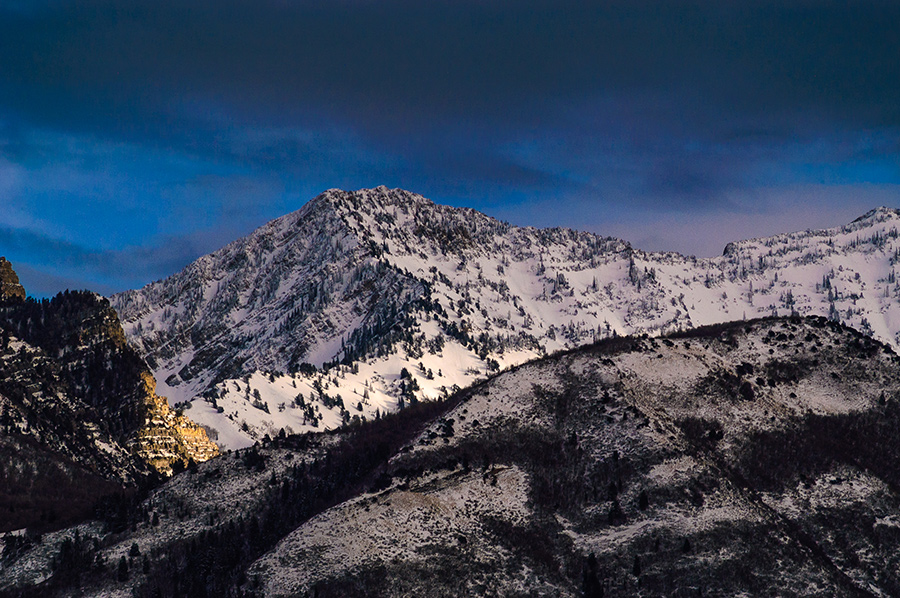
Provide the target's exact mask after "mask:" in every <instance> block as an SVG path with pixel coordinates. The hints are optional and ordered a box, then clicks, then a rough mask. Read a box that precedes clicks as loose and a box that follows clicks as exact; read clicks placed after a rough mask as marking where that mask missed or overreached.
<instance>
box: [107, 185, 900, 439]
mask: <svg viewBox="0 0 900 598" xmlns="http://www.w3.org/2000/svg"><path fill="white" fill-rule="evenodd" d="M898 224H900V215H898V213H897V211H895V210H892V209H886V208H879V209H876V210H873V211H871V212H869V213H867V214H866V215H864V216H863V217H861V218H859V219H858V220H856V221H854V222H852V223H850V224H848V225H846V226H842V227H839V228H834V229H828V230H821V231H807V232H799V233H791V234H784V235H778V236H775V237H771V238H767V239H754V240H749V241H741V242H737V243H732V244H729V245H728V247H726V249H725V252H724V254H723V255H722V256H720V257H716V258H711V259H698V258H694V257H686V256H682V255H679V254H676V253H648V252H643V251H640V250H636V249H633V248H632V247H631V246H630V245H629V244H628V243H627V242H625V241H621V240H618V239H613V238H608V237H600V236H597V235H593V234H589V233H584V232H577V231H572V230H566V229H535V228H530V227H528V228H520V227H514V226H511V225H508V224H506V223H502V222H499V221H497V220H494V219H492V218H489V217H488V216H485V215H483V214H481V213H478V212H476V211H473V210H470V209H458V208H452V207H447V206H440V205H436V204H434V203H432V202H430V201H429V200H427V199H425V198H423V197H421V196H419V195H416V194H413V193H409V192H407V191H403V190H389V189H386V188H384V187H379V188H376V189H370V190H361V191H356V192H345V191H339V190H330V191H327V192H325V193H323V194H322V195H320V196H319V197H317V198H315V199H314V200H312V201H311V202H310V203H309V204H307V205H306V206H304V207H303V208H302V209H300V210H299V211H297V212H294V213H292V214H288V215H287V216H284V217H282V218H279V219H277V220H274V221H272V222H270V223H269V224H267V225H265V226H263V227H261V228H260V229H258V230H256V231H254V232H253V233H252V234H250V235H248V236H247V237H245V238H242V239H239V240H237V241H235V242H233V243H231V244H230V245H228V246H226V247H224V248H223V249H221V250H219V251H217V252H215V253H212V254H210V255H207V256H204V257H202V258H200V259H198V260H197V261H196V262H194V263H193V264H191V265H189V266H188V267H187V268H185V269H184V270H183V271H181V272H179V273H177V274H175V275H173V276H171V277H169V278H167V279H165V280H162V281H159V282H155V283H152V284H150V285H148V286H146V287H144V288H143V289H140V290H136V291H127V292H125V293H121V294H119V295H116V296H114V297H112V299H111V300H112V303H113V305H114V306H115V307H116V309H117V310H118V311H119V313H120V316H121V318H122V321H123V323H124V325H125V329H126V334H127V335H128V338H129V339H130V340H131V342H133V343H134V344H135V345H136V346H137V347H139V350H140V351H141V352H142V354H144V355H145V356H146V357H147V359H148V361H149V362H150V364H151V367H152V368H153V371H154V374H155V375H156V378H157V379H158V380H159V381H160V388H159V391H160V394H162V395H165V396H168V397H169V399H170V401H171V402H172V403H182V404H183V405H184V406H188V405H189V406H190V409H191V410H190V412H189V415H190V417H191V418H192V419H194V420H195V421H198V422H200V423H203V424H206V425H208V426H210V427H211V428H214V429H215V430H217V431H218V435H219V436H218V442H219V443H220V444H221V445H223V446H226V447H232V448H233V447H240V446H246V445H249V444H251V443H252V442H253V441H254V440H255V439H258V438H260V437H262V436H263V435H264V434H269V435H273V434H274V433H277V432H278V431H279V430H280V429H281V428H284V429H286V430H287V431H288V432H291V431H294V432H298V431H310V430H315V429H323V428H333V427H335V426H339V425H341V424H342V423H351V422H352V421H353V420H354V418H360V419H372V418H373V417H377V414H378V413H383V412H386V411H394V410H396V409H397V408H398V407H400V406H402V405H403V404H407V403H409V402H410V401H415V400H421V399H429V398H439V397H442V396H446V395H447V394H448V393H450V392H452V389H453V388H455V387H465V386H468V385H469V384H471V383H472V382H474V381H475V380H478V379H480V378H483V377H485V376H486V375H488V374H490V373H491V372H493V371H496V370H498V369H501V368H504V367H507V366H510V365H514V364H518V363H522V362H524V361H526V360H529V359H532V358H534V357H537V356H541V355H545V354H548V353H552V352H554V351H557V350H559V349H564V348H571V347H575V346H579V345H583V344H587V343H590V342H593V341H595V340H598V339H602V338H605V337H609V336H613V335H623V334H634V333H648V334H650V335H655V334H658V333H663V332H670V331H675V330H680V329H688V328H692V327H695V326H699V325H704V324H710V323H715V322H723V321H732V320H741V319H748V318H754V317H759V316H768V315H789V314H792V313H797V314H800V315H810V314H818V315H823V316H827V317H829V318H831V319H834V320H837V321H840V322H843V323H845V324H847V325H850V326H853V327H856V328H857V329H859V330H861V331H863V332H864V333H866V334H868V335H871V336H873V337H874V338H877V339H879V340H882V341H884V342H886V343H888V344H890V345H891V346H893V347H895V348H896V347H898V342H900V341H898V338H900V337H898V334H900V285H898V283H897V281H896V274H895V262H896V261H897V259H898V256H900V240H898V238H897V237H898ZM339 364H340V365H339ZM313 366H315V368H314V367H313ZM323 366H325V367H324V368H323ZM201 396H202V397H204V398H205V399H206V400H205V401H203V400H194V399H197V398H199V397H201Z"/></svg>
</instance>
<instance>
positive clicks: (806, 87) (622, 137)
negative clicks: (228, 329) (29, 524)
mask: <svg viewBox="0 0 900 598" xmlns="http://www.w3.org/2000/svg"><path fill="white" fill-rule="evenodd" d="M898 29H900V5H898V4H896V3H885V2H880V1H874V0H872V1H868V2H862V3H856V4H853V5H852V6H848V5H846V3H841V2H836V1H834V0H825V1H823V2H817V3H809V2H806V1H805V0H790V1H789V2H778V3H775V2H769V1H768V0H766V1H764V2H759V3H752V4H751V5H747V4H746V3H741V2H731V1H726V2H721V3H715V4H709V5H707V4H705V3H702V2H700V3H698V2H696V1H694V0H676V1H675V2H668V3H663V4H660V3H655V2H635V1H634V0H630V1H625V0H610V1H608V2H602V3H595V4H588V5H585V4H584V3H579V2H569V1H563V2H548V1H547V0H527V1H526V2H516V3H512V2H508V1H507V0H494V1H491V2H487V3H484V2H474V1H471V0H461V1H458V2H443V1H439V2H434V3H427V4H425V5H422V4H419V3H412V2H409V1H408V0H389V1H386V2H377V3H375V2H370V1H368V0H348V1H347V2H338V3H329V4H327V5H324V6H322V5H320V3H316V2H311V1H310V0H299V1H298V2H293V3H283V2H278V1H276V0H263V1H261V2H255V3H250V2H247V1H246V0H224V1H221V0H220V1H217V2H210V1H208V0H199V1H198V2H195V3H192V4H191V5H190V6H184V5H183V4H181V3H178V2H174V1H172V0H157V1H155V2H149V1H147V0H124V1H121V0H117V1H115V2H114V1H112V0H88V1H87V2H76V1H74V0H41V1H39V2H22V1H21V0H0V254H3V255H5V256H6V257H7V258H8V259H9V260H10V261H11V262H13V263H14V264H15V265H16V271H17V272H18V273H19V276H20V277H21V278H22V280H23V284H24V285H25V287H26V289H29V291H30V292H31V293H33V294H35V296H52V295H54V294H56V292H58V291H61V290H63V289H65V288H89V289H91V290H95V291H97V292H100V293H102V294H104V295H108V294H110V293H112V292H116V291H121V290H125V289H129V288H139V287H141V286H143V285H144V284H147V283H149V282H151V281H153V280H158V279H160V278H164V277H166V276H168V275H171V274H173V273H175V272H177V271H179V270H180V269H181V268H183V267H184V266H186V265H187V264H189V263H190V262H192V261H193V260H195V259H197V258H198V257H200V256H201V255H204V254H207V253H210V252H212V251H214V250H216V249H218V248H219V247H222V246H224V245H225V244H227V243H228V242H230V241H233V240H235V239H237V238H240V237H242V236H244V235H246V234H248V233H250V232H251V231H252V230H254V229H255V228H257V227H259V226H262V225H263V224H265V223H266V222H268V221H270V220H272V219H274V218H277V217H279V216H282V215H284V214H286V213H289V212H291V211H294V210H296V209H299V208H301V207H302V206H303V205H305V204H306V203H307V202H308V200H310V199H311V198H313V197H315V196H316V195H317V194H318V193H319V192H321V191H323V190H325V189H328V188H333V187H340V188H344V189H359V188H371V187H375V186H377V185H380V184H384V185H386V186H389V187H392V188H403V189H407V190H409V191H412V192H415V193H419V194H421V195H423V196H425V197H427V198H428V199H430V200H432V201H435V202H436V203H441V204H445V205H451V206H455V207H469V208H474V209H476V210H479V211H481V212H483V213H485V214H487V215H489V216H492V217H494V218H497V219H500V220H504V221H507V222H509V223H511V224H514V225H518V226H536V227H553V226H560V227H566V228H574V229H578V230H584V231H588V232H592V233H596V234H599V235H604V236H614V237H618V238H621V239H623V240H626V241H628V242H629V243H631V244H632V246H634V247H636V248H639V249H643V250H646V251H676V252H678V253H682V254H685V255H696V256H698V257H713V256H715V255H718V254H720V253H721V251H722V250H723V248H724V246H725V244H727V243H728V242H733V241H738V240H743V239H748V238H759V237H769V236H773V235H775V234H782V233H787V232H795V231H800V230H808V229H823V228H831V227H836V226H841V225H843V224H847V223H849V222H851V221H852V220H853V219H855V218H857V217H859V216H860V215H862V214H864V213H866V212H867V211H869V210H870V209H873V208H875V207H877V206H890V207H900V106H898V104H897V102H896V98H897V97H900V55H898V53H897V52H896V31H897V30H898Z"/></svg>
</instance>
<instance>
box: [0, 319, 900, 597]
mask: <svg viewBox="0 0 900 598" xmlns="http://www.w3.org/2000/svg"><path fill="white" fill-rule="evenodd" d="M898 426H900V358H898V356H897V355H896V354H895V353H893V352H892V351H891V350H890V348H889V347H887V346H886V345H882V344H881V343H878V342H877V341H874V340H872V339H871V338H869V337H866V336H863V335H861V334H860V333H859V332H857V331H855V330H853V329H850V328H846V327H843V326H841V325H839V324H837V323H834V322H830V321H828V320H827V319H825V318H822V317H817V318H777V319H775V318H772V319H763V320H754V321H748V322H735V323H730V324H722V325H717V326H713V327H705V328H700V329H694V330H692V331H689V332H686V333H683V334H678V335H673V336H668V337H666V336H664V337H661V338H652V337H651V338H632V337H628V338H620V339H609V340H606V341H602V342H601V343H598V344H597V345H594V346H591V347H585V348H580V349H576V350H573V351H571V352H566V353H561V354H557V355H555V356H552V357H549V358H546V359H542V360H539V361H535V362H531V363H528V364H524V365H522V366H518V367H516V368H512V369H511V370H510V371H508V372H504V373H501V374H500V375H498V376H496V377H494V378H492V379H490V380H488V381H486V382H484V383H479V384H477V385H475V386H473V387H471V388H470V389H467V390H465V391H462V392H461V393H459V394H457V395H455V396H454V397H453V398H451V399H450V400H448V401H443V402H434V403H424V404H420V405H418V406H417V407H415V408H411V409H406V410H404V411H403V412H401V413H399V414H395V415H393V416H391V417H388V418H382V419H381V420H380V421H378V422H373V423H371V424H369V425H367V426H358V427H349V428H345V429H342V430H340V431H336V432H333V433H327V434H323V433H318V434H308V435H296V436H291V437H282V436H280V435H279V436H278V437H276V438H275V439H273V440H272V441H271V442H263V443H261V444H260V445H259V446H254V447H250V448H248V449H244V450H242V451H236V452H228V453H226V454H224V455H222V456H220V457H218V458H216V459H213V460H210V461H208V462H205V463H202V464H200V465H197V466H195V467H191V468H190V469H188V471H185V472H183V473H181V474H178V475H176V476H175V477H174V478H172V479H171V480H169V481H168V482H167V483H166V484H165V485H163V486H162V487H160V488H157V489H155V490H153V491H152V492H150V493H149V494H148V495H146V496H145V497H143V500H142V501H141V502H140V503H139V504H134V505H132V506H131V508H130V509H129V510H128V512H126V513H125V514H123V515H119V516H117V517H114V518H113V520H112V521H111V522H110V521H107V522H105V523H103V522H99V521H97V522H84V523H82V524H81V525H80V526H78V527H72V528H69V529H66V530H62V531H58V532H54V533H52V534H45V535H44V536H43V537H42V538H40V537H37V538H35V537H31V538H25V539H23V540H21V541H16V540H10V539H9V538H6V539H4V542H3V546H4V549H3V552H0V595H7V594H9V595H26V596H31V595H40V596H83V595H90V596H108V597H112V596H116V597H119V596H121V597H123V598H124V597H127V596H133V597H138V598H144V597H152V596H201V595H208V596H228V595H233V596H246V595H253V596H313V595H314V596H316V597H318V598H323V597H338V596H340V597H343V596H384V597H398V598H399V597H404V596H429V597H448V598H449V597H455V596H524V595H527V596H548V597H549V596H571V597H573V598H574V597H576V596H601V595H602V596H633V597H639V596H699V595H703V596H810V597H811V596H841V597H844V596H846V597H858V596H879V597H882V596H883V597H890V596H898V595H900V573H898V572H900V523H898V513H900V490H898V488H900V473H898V470H897V467H896V463H897V461H898V459H900V445H898V443H897V442H896V430H897V429H898ZM76 532H77V533H76ZM79 538H80V540H79ZM67 542H68V543H69V548H65V547H66V545H67V544H66V543H67ZM79 542H80V545H79ZM72 544H74V545H75V546H76V548H77V549H76V550H75V552H76V554H77V555H78V559H80V560H77V561H75V562H76V563H81V565H80V569H75V573H73V565H72V564H71V562H72V560H73V559H72V558H71V557H70V558H69V559H64V558H63V555H65V554H67V552H66V551H67V550H68V551H69V553H71V552H72V550H73V548H72ZM79 546H80V547H79ZM42 582H43V585H39V584H41V583H42ZM29 592H31V593H29Z"/></svg>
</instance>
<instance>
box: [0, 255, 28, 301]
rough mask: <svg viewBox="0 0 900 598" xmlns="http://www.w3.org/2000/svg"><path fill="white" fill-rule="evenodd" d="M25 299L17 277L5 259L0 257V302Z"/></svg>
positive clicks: (23, 289)
mask: <svg viewBox="0 0 900 598" xmlns="http://www.w3.org/2000/svg"><path fill="white" fill-rule="evenodd" d="M6 299H25V288H24V287H23V286H22V285H21V284H19V277H18V275H16V272H15V270H13V267H12V264H10V263H9V262H8V261H7V259H6V258H5V257H0V301H2V300H6Z"/></svg>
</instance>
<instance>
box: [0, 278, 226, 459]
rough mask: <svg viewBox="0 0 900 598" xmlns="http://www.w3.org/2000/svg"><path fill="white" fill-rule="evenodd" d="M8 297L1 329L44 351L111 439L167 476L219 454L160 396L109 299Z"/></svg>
mask: <svg viewBox="0 0 900 598" xmlns="http://www.w3.org/2000/svg"><path fill="white" fill-rule="evenodd" d="M3 263H5V267H4V266H3V265H2V263H0V268H2V270H3V271H4V272H5V274H4V285H5V286H4V288H8V289H12V290H13V291H15V290H16V286H15V285H17V284H18V283H17V282H14V281H18V277H17V276H16V274H15V272H14V271H13V270H12V267H11V266H9V262H3ZM18 288H21V285H18ZM7 297H13V299H8V300H6V301H4V302H2V304H0V328H2V329H3V330H4V331H5V332H6V333H7V334H9V335H12V336H14V337H16V338H18V339H21V340H22V341H23V342H25V343H27V344H28V345H29V346H30V347H34V348H36V349H39V350H40V351H41V353H42V355H44V356H46V358H47V359H48V360H49V361H51V362H52V363H53V364H54V367H55V370H56V371H58V377H59V378H60V381H61V383H62V385H63V392H65V393H66V395H67V396H69V397H70V398H71V399H72V400H74V401H76V402H79V403H81V404H82V405H83V407H84V408H86V409H87V410H90V411H91V412H92V413H94V414H95V415H96V420H97V422H96V423H97V425H98V426H99V427H100V428H101V429H102V430H103V431H104V432H105V433H107V434H108V435H109V436H110V437H111V439H112V440H114V441H115V442H117V443H118V444H120V445H122V446H127V447H129V448H130V449H132V450H133V451H134V454H135V455H136V456H137V457H139V458H140V459H141V460H142V461H143V462H145V463H146V464H148V465H150V466H151V467H152V468H153V469H155V470H156V471H158V472H160V473H162V474H163V475H171V474H172V473H173V471H174V470H177V469H179V468H184V467H186V466H187V465H188V464H189V463H191V462H200V461H205V460H207V459H209V458H210V457H212V456H215V455H216V454H218V448H217V447H216V445H215V444H214V443H213V442H212V441H210V440H209V438H208V437H207V435H206V432H205V431H204V430H203V428H201V427H199V426H197V425H196V424H194V423H193V422H191V421H190V420H189V419H188V418H186V417H184V416H182V415H179V414H177V413H176V412H175V411H174V410H173V409H171V408H170V407H169V405H168V404H167V402H166V400H165V399H164V398H162V397H160V396H158V395H157V394H156V381H155V380H154V379H153V375H152V374H151V373H150V370H149V368H148V367H147V365H146V363H145V362H144V360H143V359H142V358H141V357H140V356H139V355H138V354H137V353H136V352H135V350H134V349H132V348H131V347H130V346H129V345H128V343H127V342H126V340H125V334H124V331H123V330H122V325H121V324H120V322H119V318H118V315H117V314H116V312H115V310H113V309H112V308H111V307H110V305H109V302H108V301H107V300H106V299H104V298H103V297H101V296H100V295H97V294H95V293H91V292H86V291H82V292H70V291H66V292H65V293H60V294H59V295H57V296H56V297H54V298H53V299H50V300H46V299H44V300H41V301H36V300H34V299H31V298H28V299H24V290H23V291H22V293H21V294H15V295H7ZM89 423H90V422H88V421H76V422H74V425H76V426H79V425H88V424H89Z"/></svg>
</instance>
